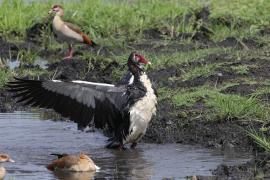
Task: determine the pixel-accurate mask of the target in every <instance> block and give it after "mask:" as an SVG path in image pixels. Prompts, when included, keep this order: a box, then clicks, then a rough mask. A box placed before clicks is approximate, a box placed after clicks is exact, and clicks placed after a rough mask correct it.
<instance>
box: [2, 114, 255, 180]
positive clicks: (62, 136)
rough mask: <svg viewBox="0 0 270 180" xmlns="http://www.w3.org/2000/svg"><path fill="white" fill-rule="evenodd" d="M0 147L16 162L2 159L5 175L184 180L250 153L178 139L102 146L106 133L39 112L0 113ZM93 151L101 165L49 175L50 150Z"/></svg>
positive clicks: (24, 179) (242, 159)
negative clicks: (97, 168)
mask: <svg viewBox="0 0 270 180" xmlns="http://www.w3.org/2000/svg"><path fill="white" fill-rule="evenodd" d="M0 137H1V141H0V152H2V153H8V154H10V155H11V157H12V158H13V159H14V160H15V161H16V163H5V164H4V166H5V167H6V169H7V171H8V174H7V177H6V179H14V180H16V179H18V180H31V179H33V180H36V179H39V180H41V179H44V180H45V179H46V180H47V179H55V178H56V177H58V178H60V179H80V180H84V179H90V178H91V177H93V176H94V177H95V178H106V179H115V178H120V179H121V178H125V179H126V178H131V177H132V178H135V179H138V178H143V179H162V178H176V179H184V178H185V177H186V176H190V175H211V171H210V170H211V169H215V168H216V167H217V166H218V165H219V164H221V163H224V164H229V165H235V164H241V163H243V162H246V161H247V160H249V159H250V158H251V155H250V154H248V153H243V152H238V153H237V152H221V151H214V150H209V149H204V148H201V147H197V146H186V145H181V144H146V143H139V144H138V146H137V149H135V150H127V151H118V150H109V149H105V148H104V146H105V144H106V142H105V141H106V139H107V138H106V137H104V136H103V134H101V133H99V132H95V133H85V132H81V131H78V130H77V128H76V124H74V123H72V122H62V121H52V120H41V117H40V113H28V112H15V113H2V114H0ZM79 152H84V153H87V154H89V155H91V156H92V158H93V160H94V161H95V162H96V164H97V165H98V166H100V167H101V170H100V172H97V173H95V174H90V173H83V174H81V173H76V174H72V175H69V174H64V175H63V174H62V175H61V174H60V175H59V174H57V175H55V174H53V173H51V172H50V171H48V170H47V169H46V168H45V166H46V165H47V164H49V163H50V162H51V161H52V160H53V159H54V157H53V156H50V155H49V154H50V153H79Z"/></svg>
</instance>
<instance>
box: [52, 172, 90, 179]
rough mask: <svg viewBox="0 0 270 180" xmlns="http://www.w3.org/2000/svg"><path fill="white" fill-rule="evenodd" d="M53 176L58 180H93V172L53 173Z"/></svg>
mask: <svg viewBox="0 0 270 180" xmlns="http://www.w3.org/2000/svg"><path fill="white" fill-rule="evenodd" d="M54 175H55V177H56V178H57V179H59V180H90V179H94V177H95V172H61V171H57V172H54Z"/></svg>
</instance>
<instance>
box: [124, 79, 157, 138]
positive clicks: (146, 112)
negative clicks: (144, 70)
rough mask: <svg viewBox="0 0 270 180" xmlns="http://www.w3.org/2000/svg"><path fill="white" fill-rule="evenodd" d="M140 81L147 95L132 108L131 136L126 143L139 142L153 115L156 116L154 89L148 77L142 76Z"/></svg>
mask: <svg viewBox="0 0 270 180" xmlns="http://www.w3.org/2000/svg"><path fill="white" fill-rule="evenodd" d="M140 80H141V81H142V83H143V84H144V86H145V87H146V89H147V93H146V95H145V96H144V97H143V98H142V99H140V100H139V101H137V102H136V103H135V104H134V105H133V106H132V107H131V108H130V111H129V113H130V126H129V135H128V136H127V137H126V140H125V142H124V143H133V142H137V141H139V140H140V139H141V138H142V136H143V135H144V134H145V132H146V129H147V127H148V124H149V122H150V121H151V118H152V115H155V114H156V104H157V97H156V95H155V93H154V90H153V89H152V85H151V83H150V80H149V79H148V78H147V76H146V75H142V76H141V79H140Z"/></svg>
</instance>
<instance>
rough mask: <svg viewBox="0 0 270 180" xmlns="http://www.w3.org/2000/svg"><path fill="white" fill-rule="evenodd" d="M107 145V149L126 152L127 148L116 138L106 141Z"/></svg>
mask: <svg viewBox="0 0 270 180" xmlns="http://www.w3.org/2000/svg"><path fill="white" fill-rule="evenodd" d="M108 141H109V143H108V144H107V145H106V148H108V149H119V150H126V149H127V148H126V147H125V146H124V145H123V144H122V143H120V142H119V141H118V140H117V139H116V138H110V139H108Z"/></svg>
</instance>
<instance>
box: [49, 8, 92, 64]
mask: <svg viewBox="0 0 270 180" xmlns="http://www.w3.org/2000/svg"><path fill="white" fill-rule="evenodd" d="M51 13H54V18H53V22H52V26H53V32H54V34H55V36H56V39H57V41H59V42H66V43H68V46H69V51H68V55H67V56H66V57H64V59H71V58H72V57H73V53H74V50H73V47H72V46H73V44H75V43H83V44H87V45H89V46H91V47H94V46H96V43H94V42H93V41H92V40H91V39H90V38H89V37H88V36H87V35H86V34H84V33H83V32H82V31H81V30H80V28H79V27H78V26H77V25H74V24H72V23H68V22H64V21H63V20H62V19H61V17H62V16H63V15H64V9H63V7H62V6H60V5H53V6H52V9H51V10H50V11H49V14H51Z"/></svg>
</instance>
